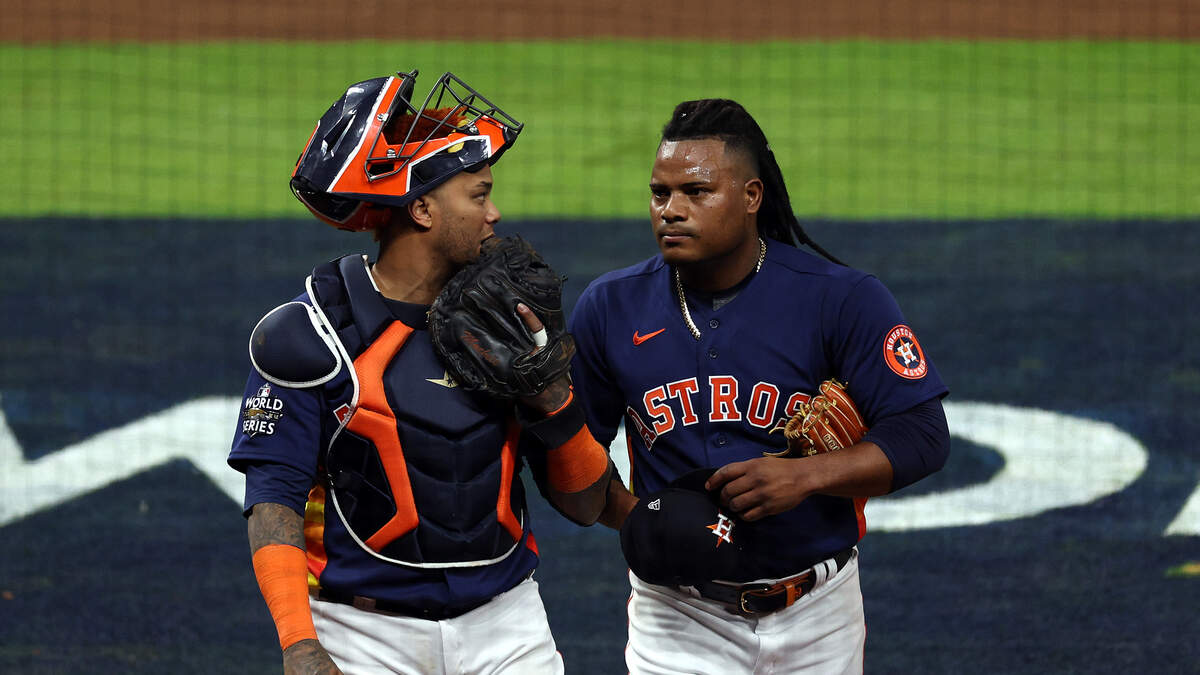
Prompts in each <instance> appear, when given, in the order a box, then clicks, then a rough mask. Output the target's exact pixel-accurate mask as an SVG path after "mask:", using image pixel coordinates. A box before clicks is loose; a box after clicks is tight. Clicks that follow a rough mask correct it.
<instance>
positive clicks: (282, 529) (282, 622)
mask: <svg viewBox="0 0 1200 675" xmlns="http://www.w3.org/2000/svg"><path fill="white" fill-rule="evenodd" d="M247 531H248V533H249V538H250V551H251V563H252V565H253V567H254V577H255V579H257V580H258V587H259V590H261V591H262V595H263V600H265V601H266V603H267V609H268V610H270V612H271V618H272V619H273V620H274V621H275V629H276V631H277V632H278V633H279V647H280V649H282V650H283V651H284V662H285V664H288V663H291V659H292V658H294V655H295V654H296V653H297V652H307V651H309V650H308V649H307V648H303V647H301V648H296V645H297V644H299V643H301V642H310V641H311V642H313V643H316V640H317V631H316V628H315V627H314V626H313V619H312V610H311V609H310V608H309V604H308V566H307V559H306V554H305V550H304V518H302V517H301V516H300V514H298V513H296V512H295V511H293V510H291V509H290V508H288V507H286V506H283V505H281V504H272V503H260V504H255V505H254V508H253V509H252V510H251V511H250V519H249V522H248V524H247ZM315 648H316V649H317V650H319V651H321V652H324V650H323V649H321V648H320V645H315ZM289 654H291V655H292V656H289ZM325 658H326V659H328V655H326V656H325ZM296 672H302V671H296ZM332 672H336V671H332Z"/></svg>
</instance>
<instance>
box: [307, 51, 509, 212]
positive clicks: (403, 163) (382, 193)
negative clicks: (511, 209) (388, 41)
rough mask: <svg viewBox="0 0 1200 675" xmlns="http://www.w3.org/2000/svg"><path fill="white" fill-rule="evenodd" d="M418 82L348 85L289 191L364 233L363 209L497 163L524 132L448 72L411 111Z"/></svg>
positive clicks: (407, 78)
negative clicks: (414, 89) (414, 90)
mask: <svg viewBox="0 0 1200 675" xmlns="http://www.w3.org/2000/svg"><path fill="white" fill-rule="evenodd" d="M416 79H417V71H416V70H413V71H412V72H409V73H396V75H395V76H393V77H377V78H375V79H371V80H366V81H363V82H359V83H357V84H353V85H350V87H349V88H348V89H346V93H344V94H342V96H341V98H339V99H338V100H337V101H336V102H334V104H333V105H332V106H330V108H329V110H327V111H326V112H325V114H324V115H323V116H322V117H321V119H320V120H319V121H318V122H317V127H316V129H314V130H313V133H312V136H310V137H309V139H308V144H307V145H305V146H304V151H303V152H301V153H300V158H299V159H297V160H296V168H295V170H293V171H292V180H291V186H292V192H293V193H294V194H295V195H296V198H297V199H299V200H300V201H301V202H303V203H304V205H305V206H307V207H308V209H309V210H310V211H312V212H313V214H315V215H316V216H317V217H318V218H320V219H321V220H322V221H324V222H326V223H328V224H330V225H332V226H334V227H337V228H340V229H343V230H353V231H363V230H370V229H372V228H374V227H375V226H376V225H378V222H377V220H376V219H375V218H372V217H371V216H370V210H369V209H368V208H367V207H368V206H370V205H385V206H404V205H406V204H408V203H409V202H411V201H412V200H414V199H416V198H417V197H419V196H421V195H423V194H425V193H426V192H428V191H430V190H432V189H433V188H435V187H437V186H438V185H441V184H442V183H444V182H445V181H447V180H449V179H450V178H452V177H453V176H454V175H455V174H457V173H459V172H460V171H478V170H479V169H480V168H482V167H483V166H485V165H488V164H493V163H495V162H496V160H498V159H499V158H500V155H501V154H503V153H504V151H505V150H507V149H508V148H509V147H510V146H512V144H513V142H514V141H516V140H517V134H519V133H521V129H522V128H523V127H524V125H522V124H521V123H520V122H517V121H516V120H514V119H513V118H512V117H511V116H509V115H508V114H507V113H505V112H504V111H503V110H500V109H499V108H497V107H496V106H495V105H494V104H493V103H492V102H491V101H489V100H487V99H486V98H484V97H483V96H481V95H480V94H479V92H477V91H475V90H474V89H472V88H471V87H470V86H468V85H467V84H466V83H465V82H463V81H462V80H460V79H458V78H457V77H455V76H454V75H453V74H452V73H445V74H444V75H442V76H441V77H440V78H438V81H437V83H435V84H434V86H433V88H432V89H430V91H429V94H428V95H427V96H426V97H425V101H424V103H422V104H421V106H420V107H419V108H418V107H414V106H413V105H412V102H411V99H412V94H413V85H414V84H415V82H416ZM402 120H403V121H402ZM360 167H361V168H360Z"/></svg>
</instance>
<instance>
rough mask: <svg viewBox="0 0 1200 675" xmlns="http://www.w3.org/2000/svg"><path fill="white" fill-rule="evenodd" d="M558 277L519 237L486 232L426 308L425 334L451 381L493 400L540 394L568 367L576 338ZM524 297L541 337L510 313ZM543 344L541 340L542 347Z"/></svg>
mask: <svg viewBox="0 0 1200 675" xmlns="http://www.w3.org/2000/svg"><path fill="white" fill-rule="evenodd" d="M562 282H563V278H562V277H560V276H558V274H557V273H555V271H554V270H553V269H551V268H550V266H549V265H547V264H546V262H545V261H544V260H542V258H541V256H539V255H538V253H537V251H535V250H534V249H533V247H532V246H530V245H529V243H528V242H526V241H525V240H524V239H522V238H520V237H492V238H490V239H488V240H486V241H484V242H483V247H482V251H481V252H480V255H479V259H478V260H476V261H475V262H473V263H471V264H470V265H467V266H466V267H464V268H463V269H461V270H459V271H458V273H457V274H455V275H454V277H452V278H451V279H450V281H449V282H448V283H447V284H446V287H445V288H443V289H442V292H441V293H440V294H439V295H438V297H437V299H436V300H434V302H433V306H432V307H430V309H429V336H430V338H431V339H432V340H433V346H434V349H436V350H437V353H438V356H440V357H441V359H442V363H443V364H444V365H445V366H446V370H448V371H449V373H450V375H451V376H452V377H453V378H454V381H455V382H457V383H458V384H459V386H461V387H462V388H463V389H466V390H468V391H485V392H487V393H488V394H491V395H493V396H497V397H500V398H517V397H527V396H534V395H536V394H539V393H541V392H542V390H544V389H545V388H546V385H548V384H549V383H550V382H553V381H554V380H555V379H557V378H558V377H560V376H562V375H563V374H564V373H566V372H567V369H568V368H569V367H570V365H571V357H572V356H573V355H574V354H575V341H574V340H573V339H572V338H571V335H570V334H569V333H567V332H566V330H565V322H564V320H563V312H562ZM522 302H523V303H525V304H526V305H528V306H529V308H530V309H532V310H533V312H534V314H536V315H537V316H538V318H539V319H541V321H542V324H543V325H544V326H545V331H546V335H545V337H544V340H545V342H544V343H543V342H542V341H541V339H538V338H541V336H540V335H539V336H534V335H533V334H531V333H530V332H529V328H528V327H526V326H525V322H524V321H522V320H521V317H520V315H518V314H517V303H522ZM543 345H544V346H543Z"/></svg>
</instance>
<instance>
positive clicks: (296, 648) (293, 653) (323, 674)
mask: <svg viewBox="0 0 1200 675" xmlns="http://www.w3.org/2000/svg"><path fill="white" fill-rule="evenodd" d="M283 673H284V675H343V674H342V669H341V668H338V667H337V664H336V663H334V662H333V659H331V658H330V657H329V652H327V651H325V648H324V647H322V646H321V643H320V642H317V641H316V640H301V641H299V642H297V643H296V644H294V645H292V646H290V647H288V648H287V649H285V650H283Z"/></svg>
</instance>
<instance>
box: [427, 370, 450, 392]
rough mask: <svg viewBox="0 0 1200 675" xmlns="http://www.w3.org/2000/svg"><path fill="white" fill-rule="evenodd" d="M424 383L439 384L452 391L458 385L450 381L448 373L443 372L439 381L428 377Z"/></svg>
mask: <svg viewBox="0 0 1200 675" xmlns="http://www.w3.org/2000/svg"><path fill="white" fill-rule="evenodd" d="M425 381H426V382H432V383H434V384H440V385H442V386H443V387H445V388H447V389H453V388H455V387H457V386H458V383H457V382H455V381H454V380H453V379H451V377H450V373H449V372H447V371H445V370H443V371H442V379H440V380H439V379H437V378H433V377H428V378H425Z"/></svg>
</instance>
